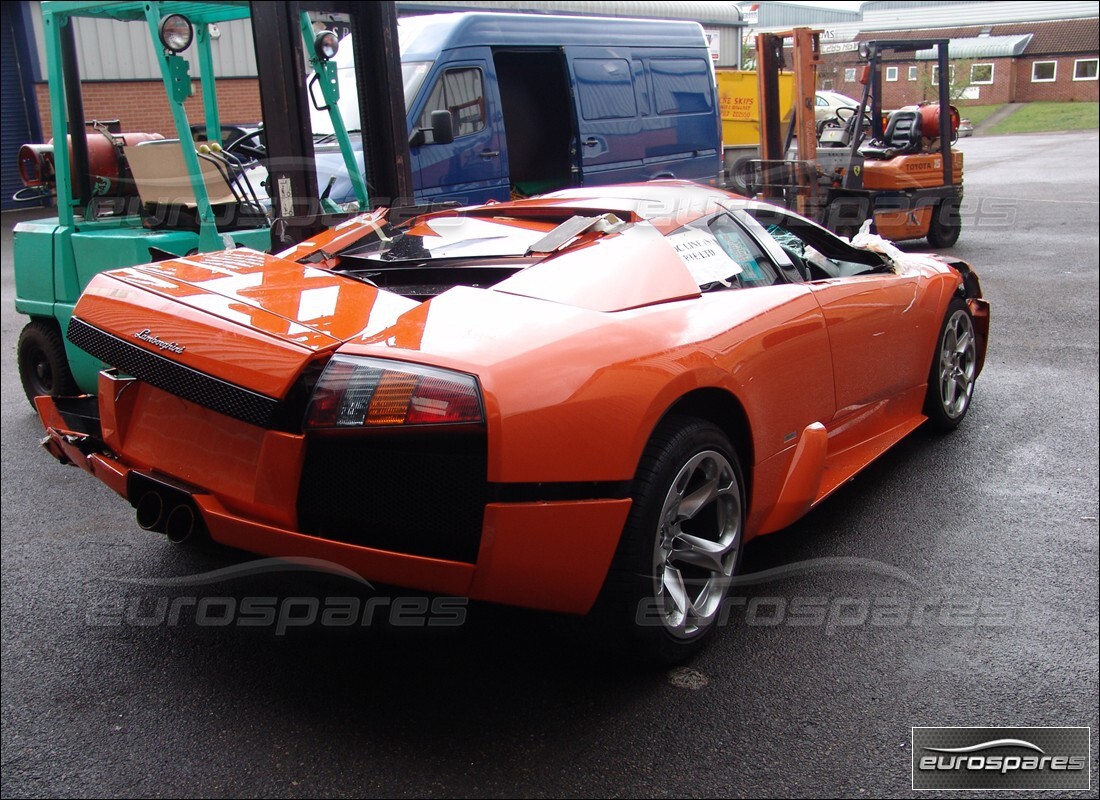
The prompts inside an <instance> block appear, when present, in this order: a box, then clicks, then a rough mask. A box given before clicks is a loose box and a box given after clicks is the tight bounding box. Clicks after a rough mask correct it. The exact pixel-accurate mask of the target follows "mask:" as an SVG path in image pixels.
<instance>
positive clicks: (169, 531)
mask: <svg viewBox="0 0 1100 800" xmlns="http://www.w3.org/2000/svg"><path fill="white" fill-rule="evenodd" d="M136 516H137V524H138V525H140V526H141V527H142V528H144V529H145V530H147V531H153V532H154V533H163V534H164V535H165V536H167V537H168V541H170V542H171V543H172V544H183V543H184V542H186V541H188V540H189V539H191V537H193V536H194V535H195V534H196V533H198V532H200V531H203V530H204V528H203V525H202V520H201V518H200V517H199V515H198V513H197V512H196V511H195V508H194V507H193V506H192V505H191V503H189V502H179V501H178V500H176V498H174V497H171V496H166V494H165V493H162V492H160V491H157V490H156V489H150V490H149V491H147V492H145V494H143V495H142V496H141V499H140V500H138V504H137V513H136Z"/></svg>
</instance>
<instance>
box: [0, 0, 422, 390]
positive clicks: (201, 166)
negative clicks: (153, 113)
mask: <svg viewBox="0 0 1100 800" xmlns="http://www.w3.org/2000/svg"><path fill="white" fill-rule="evenodd" d="M80 18H84V19H108V20H116V21H119V22H124V23H129V24H131V25H134V26H135V27H139V28H141V29H144V31H145V33H146V35H148V36H149V37H150V38H151V40H152V42H153V50H154V52H155V53H156V58H157V63H158V66H159V71H160V76H161V79H162V82H163V85H164V90H165V93H166V97H167V101H168V106H169V108H170V110H171V114H172V120H173V123H174V131H173V133H174V134H175V137H174V138H165V137H164V136H163V135H161V134H160V133H147V132H133V131H123V130H122V128H121V126H120V124H119V123H118V121H117V120H107V121H105V120H87V119H86V118H85V113H84V107H83V100H82V92H81V84H80V74H79V67H78V62H77V44H76V37H75V35H74V23H75V20H77V19H80ZM248 19H250V20H251V23H252V33H253V40H254V43H255V48H256V63H257V68H258V69H257V72H258V84H259V94H260V104H261V111H262V115H263V119H264V121H266V122H267V123H268V124H267V125H262V124H261V125H254V126H251V127H249V128H236V129H235V128H234V126H224V127H223V126H222V125H221V123H220V118H219V109H218V103H217V82H216V79H215V75H214V58H213V52H212V48H211V41H212V40H213V39H214V38H216V37H217V31H218V29H217V27H216V26H218V25H219V24H224V23H227V22H230V21H233V20H248ZM42 21H43V30H44V34H45V37H44V38H45V49H46V61H47V65H48V70H49V89H50V114H51V124H52V140H51V141H50V142H47V143H45V144H28V145H24V146H23V147H22V148H21V149H20V152H19V156H18V158H19V170H20V175H21V177H22V179H23V183H24V188H23V189H22V190H20V192H19V193H18V194H17V196H16V197H17V199H21V200H37V201H38V202H42V201H43V200H46V201H52V202H53V203H55V205H56V216H50V217H47V218H44V219H37V220H32V221H28V222H21V223H19V224H18V225H17V226H16V228H15V231H14V263H15V287H16V298H15V307H16V310H17V311H19V312H20V313H23V314H26V315H28V316H29V317H30V321H29V322H28V323H27V325H26V327H25V328H24V329H23V332H22V334H21V335H20V337H19V345H18V365H19V376H20V379H21V381H22V384H23V389H24V392H25V393H26V395H27V397H28V399H30V400H31V402H32V404H33V398H34V397H35V396H36V395H42V394H49V395H53V396H63V395H72V394H78V393H80V392H81V391H83V392H88V393H91V392H94V391H95V388H96V375H97V373H98V372H99V371H100V370H101V369H103V368H104V365H103V363H102V362H100V361H98V360H97V359H94V358H92V357H91V356H89V355H88V354H87V353H85V352H84V351H82V350H80V349H79V348H77V347H75V346H74V345H73V344H71V343H70V342H69V341H67V340H66V339H65V337H64V336H63V335H62V331H64V330H65V329H66V328H67V326H68V323H69V319H70V318H71V316H72V312H73V307H74V306H75V304H76V301H77V298H78V297H79V296H80V293H81V292H82V291H83V289H84V287H85V286H86V285H87V284H88V282H89V281H90V280H91V279H92V277H93V276H94V275H96V274H97V273H99V272H102V271H104V270H107V269H117V268H120V267H127V266H134V265H137V264H144V263H149V262H152V261H160V260H164V259H167V258H173V257H179V256H183V255H189V254H192V253H198V252H210V251H214V250H223V249H227V248H234V247H249V248H252V249H255V250H260V251H271V250H273V249H282V248H285V247H287V246H288V245H292V244H296V243H298V242H300V241H302V240H304V239H306V238H308V237H310V236H312V235H314V234H316V233H319V232H320V231H322V230H325V229H326V228H327V227H329V226H330V225H332V224H334V223H337V222H339V221H341V220H342V219H344V218H347V217H350V216H351V215H352V214H354V213H356V212H358V211H366V210H367V209H368V207H369V204H370V203H371V202H372V199H373V200H374V201H377V200H378V197H374V198H372V197H371V196H370V194H368V180H369V181H370V188H371V189H372V191H373V194H375V195H377V196H379V197H382V198H385V200H384V201H383V202H386V201H388V200H389V198H401V197H404V198H411V197H412V177H411V171H410V169H409V158H408V145H407V137H406V134H405V130H404V126H405V120H404V103H403V97H402V95H401V82H400V80H390V79H389V77H388V76H393V75H400V71H399V70H400V55H399V52H398V44H397V18H396V9H395V6H394V3H393V2H385V3H363V4H355V3H348V2H257V3H249V2H239V1H238V2H234V1H233V0H217V1H216V2H201V3H196V2H176V1H175V0H172V1H170V2H156V1H155V0H153V1H151V2H44V3H42ZM318 28H321V30H318ZM329 28H337V29H338V30H340V31H341V33H343V32H350V33H351V34H352V36H351V38H350V40H345V46H346V45H347V44H348V42H349V41H350V43H353V45H354V46H355V47H356V48H357V49H359V50H360V52H359V54H358V55H359V57H358V58H357V59H356V64H357V68H356V69H357V73H358V74H357V76H356V77H357V82H356V83H357V88H356V91H357V93H358V100H359V103H360V108H361V112H362V113H361V114H360V119H361V120H363V130H362V131H360V132H359V134H360V135H361V136H362V145H358V143H356V147H354V148H353V145H352V142H351V136H350V135H349V132H348V131H347V129H346V128H345V126H344V123H343V120H342V118H341V116H340V108H339V104H338V102H337V101H338V100H339V86H338V83H337V70H336V64H335V62H334V61H333V60H332V59H333V57H334V56H335V54H336V52H337V49H338V48H339V47H340V46H341V36H340V35H338V34H337V32H335V31H333V30H330V29H329ZM192 47H194V48H195V51H196V55H197V58H196V59H195V60H196V62H197V65H198V71H199V79H200V82H201V87H202V96H203V112H204V121H203V124H201V125H194V126H193V125H192V124H191V123H190V120H189V119H188V115H187V111H186V108H185V105H184V103H185V101H186V100H187V99H188V98H189V97H191V95H192V93H193V89H192V79H191V75H190V74H189V70H190V69H191V65H190V64H189V62H188V61H187V60H186V59H185V58H184V56H183V53H185V52H186V51H187V50H188V49H190V48H192ZM307 78H308V80H307ZM310 104H312V105H313V106H314V107H315V108H316V109H319V110H323V111H327V112H328V114H329V119H330V121H331V129H332V131H333V132H332V133H329V134H328V135H327V136H326V137H325V138H326V139H327V140H329V141H331V140H333V139H334V140H335V141H336V143H337V145H338V147H339V149H340V152H341V154H342V156H343V166H344V168H345V169H346V171H347V175H348V176H349V177H350V179H351V184H352V188H353V189H354V195H355V196H354V199H353V200H352V201H351V202H349V203H347V204H345V205H344V206H340V207H338V206H336V205H335V204H334V203H332V202H330V201H329V200H328V197H327V193H326V192H325V191H324V190H325V188H331V186H332V182H333V181H332V180H330V181H329V182H328V186H327V187H321V191H319V190H318V175H317V167H316V165H315V158H314V153H315V150H314V136H313V134H312V133H311V128H310ZM223 131H229V132H230V138H228V139H224V138H223V135H222V133H223ZM196 132H201V133H203V134H206V135H205V136H202V135H200V136H199V137H198V138H199V139H206V140H208V141H196V136H195V134H196ZM59 142H67V143H68V146H67V147H66V146H58V143H59ZM326 147H331V145H326ZM358 159H363V160H364V161H365V164H364V168H362V169H361V168H360V167H359V163H358ZM364 172H365V173H366V174H364Z"/></svg>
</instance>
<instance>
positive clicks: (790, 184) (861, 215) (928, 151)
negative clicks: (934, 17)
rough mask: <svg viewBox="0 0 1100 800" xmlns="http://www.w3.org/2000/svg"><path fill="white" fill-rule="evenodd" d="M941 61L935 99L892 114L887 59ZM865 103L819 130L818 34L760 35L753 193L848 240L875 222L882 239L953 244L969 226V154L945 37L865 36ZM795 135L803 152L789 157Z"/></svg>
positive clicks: (749, 178) (750, 176)
mask: <svg viewBox="0 0 1100 800" xmlns="http://www.w3.org/2000/svg"><path fill="white" fill-rule="evenodd" d="M786 39H790V40H792V43H793V47H792V49H791V54H792V61H793V64H792V69H793V72H794V78H795V109H794V111H795V113H794V115H793V116H792V118H791V123H790V126H789V127H788V129H787V132H786V137H785V138H784V137H783V135H782V131H781V130H780V119H781V118H783V117H784V116H785V114H786V111H787V109H785V108H781V107H780V105H779V101H778V98H779V74H780V72H781V71H783V70H785V69H786V64H785V59H784V48H783V43H784V40H786ZM918 52H920V53H927V55H928V56H930V57H932V58H934V60H935V63H936V64H937V68H938V74H939V75H940V76H943V78H944V79H941V80H940V81H939V87H938V89H939V91H938V95H939V96H938V102H936V103H922V104H920V105H915V106H906V107H904V108H901V109H898V110H896V111H892V112H890V113H885V112H884V110H883V108H882V65H883V62H884V60H886V59H888V58H890V56H892V55H896V54H905V53H918ZM859 59H860V61H861V62H863V66H862V76H861V82H862V84H863V92H862V97H861V99H860V103H859V107H858V108H856V109H854V110H853V111H845V112H844V113H843V114H839V115H838V119H837V120H836V121H835V122H834V123H833V124H826V125H824V126H822V128H821V129H820V130H819V129H818V128H817V126H816V125H815V121H814V97H815V90H816V84H817V65H818V63H819V61H820V42H819V32H817V31H812V30H810V29H809V28H796V29H794V30H793V31H787V32H783V33H762V34H759V35H758V36H757V62H758V80H759V83H760V87H759V91H760V98H761V108H762V113H761V120H762V124H761V142H760V152H761V158H760V159H758V160H755V161H752V162H749V164H748V166H747V170H746V173H745V177H744V179H743V180H744V181H745V182H746V184H747V185H748V188H749V192H750V193H751V194H753V195H757V196H760V197H763V198H764V199H768V200H770V201H772V202H777V203H780V204H782V205H784V206H786V207H787V208H789V209H792V210H795V211H798V212H799V213H801V214H803V215H805V216H808V217H810V218H811V219H814V220H815V221H817V222H819V223H820V224H822V225H824V226H825V227H827V228H829V229H830V230H833V231H835V232H837V233H839V234H841V235H844V236H852V235H854V234H855V233H856V232H857V231H858V230H859V229H860V227H861V226H862V225H863V223H864V222H865V221H866V220H868V219H870V220H872V221H873V229H874V231H875V232H876V233H878V234H879V235H880V236H883V237H885V238H888V239H893V240H895V241H904V240H911V239H922V238H926V239H927V240H928V242H929V244H931V245H932V246H933V247H936V248H944V247H950V246H951V245H953V244H954V243H955V242H956V241H957V240H958V238H959V233H960V232H961V230H962V222H961V218H960V214H959V209H960V206H961V203H962V197H963V156H962V153H960V152H958V151H955V150H953V149H952V148H951V145H952V144H953V143H954V142H955V141H956V140H957V138H958V128H959V112H958V110H957V109H956V108H955V107H954V106H952V105H951V104H950V102H949V99H950V95H949V90H948V89H949V87H948V81H947V80H946V76H947V75H948V74H949V63H948V40H947V39H923V40H910V39H905V40H902V39H880V40H876V41H868V42H861V43H860V45H859ZM796 138H797V156H795V157H793V158H792V157H789V155H790V154H791V148H792V144H794V141H793V140H794V139H796Z"/></svg>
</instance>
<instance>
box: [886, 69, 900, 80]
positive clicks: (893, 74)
mask: <svg viewBox="0 0 1100 800" xmlns="http://www.w3.org/2000/svg"><path fill="white" fill-rule="evenodd" d="M897 79H898V68H897V67H887V68H886V80H888V81H896V80H897Z"/></svg>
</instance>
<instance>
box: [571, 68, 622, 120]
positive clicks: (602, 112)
mask: <svg viewBox="0 0 1100 800" xmlns="http://www.w3.org/2000/svg"><path fill="white" fill-rule="evenodd" d="M573 71H574V74H576V76H577V89H578V94H579V95H580V98H581V116H583V117H584V118H585V119H588V120H595V119H622V118H623V117H634V116H637V106H635V104H634V86H633V83H632V81H631V78H630V63H629V62H628V61H626V60H625V59H622V58H578V59H576V60H574V62H573Z"/></svg>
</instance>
